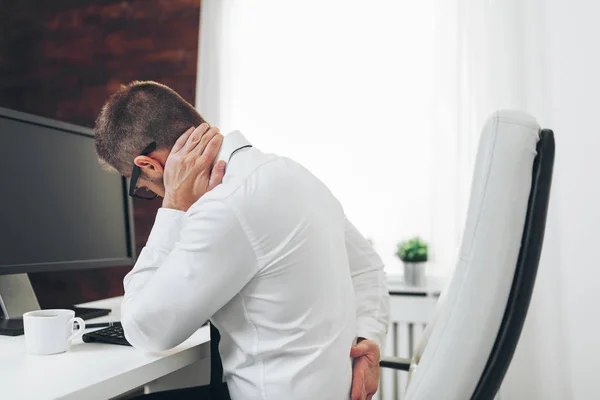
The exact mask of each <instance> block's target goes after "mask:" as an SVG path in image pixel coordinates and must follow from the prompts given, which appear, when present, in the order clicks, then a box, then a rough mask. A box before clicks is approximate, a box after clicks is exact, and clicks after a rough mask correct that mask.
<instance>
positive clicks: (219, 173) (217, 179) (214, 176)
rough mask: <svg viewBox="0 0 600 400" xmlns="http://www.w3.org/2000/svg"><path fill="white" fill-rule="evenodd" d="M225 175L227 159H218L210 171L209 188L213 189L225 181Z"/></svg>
mask: <svg viewBox="0 0 600 400" xmlns="http://www.w3.org/2000/svg"><path fill="white" fill-rule="evenodd" d="M223 176H225V161H218V162H217V163H216V164H215V166H214V167H213V169H212V172H211V173H210V180H209V182H208V190H209V191H210V190H213V189H214V188H215V187H216V186H217V185H220V184H221V182H223Z"/></svg>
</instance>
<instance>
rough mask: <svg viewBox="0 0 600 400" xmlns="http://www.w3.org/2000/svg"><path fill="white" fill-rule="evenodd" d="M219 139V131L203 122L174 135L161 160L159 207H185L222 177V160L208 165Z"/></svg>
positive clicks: (219, 141) (220, 136)
mask: <svg viewBox="0 0 600 400" xmlns="http://www.w3.org/2000/svg"><path fill="white" fill-rule="evenodd" d="M222 143H223V135H221V133H220V132H219V130H218V129H217V128H211V127H210V126H209V125H208V124H207V123H204V124H202V125H200V126H199V127H197V128H196V129H194V128H193V127H192V128H190V129H188V130H187V131H186V132H185V133H184V134H183V135H181V137H180V138H179V139H177V142H175V145H174V146H173V149H172V150H171V153H170V154H169V157H168V158H167V161H166V163H165V172H164V184H165V199H164V200H163V207H165V208H173V209H175V210H181V211H187V210H188V209H189V208H190V207H191V206H192V204H194V203H195V202H196V201H197V200H198V199H199V198H200V197H202V196H203V195H204V194H205V193H206V192H208V191H210V190H212V189H214V187H215V186H217V185H218V184H220V183H221V182H222V181H223V175H225V161H220V162H218V163H216V164H215V165H214V167H213V166H212V165H213V163H214V161H215V159H216V158H217V155H218V154H219V149H220V148H221V144H222Z"/></svg>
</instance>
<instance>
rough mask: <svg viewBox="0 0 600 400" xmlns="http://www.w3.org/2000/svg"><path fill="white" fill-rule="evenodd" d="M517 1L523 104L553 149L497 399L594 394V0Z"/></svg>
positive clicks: (599, 294) (598, 284)
mask: <svg viewBox="0 0 600 400" xmlns="http://www.w3.org/2000/svg"><path fill="white" fill-rule="evenodd" d="M496 3H502V2H501V1H498V2H496ZM523 7H524V8H523V10H522V12H523V14H522V16H524V20H523V23H524V24H523V25H522V26H523V27H524V31H523V38H522V40H523V41H524V47H523V50H524V51H523V53H522V54H521V56H522V60H523V61H524V68H523V73H524V77H525V78H526V79H525V82H527V83H526V85H527V90H526V93H527V96H526V100H527V101H526V104H527V107H528V108H529V109H530V111H531V112H533V113H535V115H536V116H537V117H538V119H539V120H540V122H541V123H542V125H544V126H546V127H549V128H552V129H553V130H554V131H555V134H556V146H557V153H556V164H555V174H554V184H553V191H552V199H551V208H550V213H549V221H548V229H547V237H546V242H545V245H544V252H543V256H542V262H541V264H540V272H539V277H538V282H537V284H536V288H535V293H534V298H533V301H532V307H531V309H530V314H529V316H528V320H527V322H526V326H525V329H524V332H523V336H522V340H521V342H520V343H519V347H518V349H517V354H516V355H515V359H514V361H513V364H512V365H511V368H510V370H509V373H508V375H507V378H506V380H505V383H504V386H503V389H502V392H501V393H502V399H511V400H512V399H557V400H558V399H581V400H587V399H597V398H600V379H599V378H600V377H599V372H600V310H599V309H600V268H599V266H598V264H599V262H598V259H597V258H596V257H597V249H598V247H599V246H600V156H599V153H598V149H600V133H599V132H598V130H599V129H598V126H597V122H596V115H598V107H599V106H600V102H599V101H598V99H597V98H598V93H600V46H599V45H598V38H600V25H599V24H598V21H597V16H598V15H600V3H598V2H595V1H592V0H588V1H586V0H568V1H567V0H546V1H543V0H528V1H524V2H523Z"/></svg>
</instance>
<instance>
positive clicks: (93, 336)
mask: <svg viewBox="0 0 600 400" xmlns="http://www.w3.org/2000/svg"><path fill="white" fill-rule="evenodd" d="M83 341H84V342H86V343H93V342H99V343H111V344H120V345H122V346H131V345H130V344H129V342H128V341H127V339H125V333H124V332H123V327H122V326H121V324H120V323H117V324H115V325H113V326H109V327H108V328H103V329H99V330H97V331H94V332H90V333H86V334H85V335H83Z"/></svg>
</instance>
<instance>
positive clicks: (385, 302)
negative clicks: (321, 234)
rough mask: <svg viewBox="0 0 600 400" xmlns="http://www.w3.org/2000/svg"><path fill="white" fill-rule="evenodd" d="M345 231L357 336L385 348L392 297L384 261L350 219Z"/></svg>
mask: <svg viewBox="0 0 600 400" xmlns="http://www.w3.org/2000/svg"><path fill="white" fill-rule="evenodd" d="M345 231H346V252H347V253H348V261H349V262H350V273H351V275H352V284H353V286H354V293H355V298H356V318H357V329H358V331H357V336H358V337H363V338H366V339H370V340H373V341H375V342H376V343H377V344H378V345H379V348H380V349H382V348H383V344H384V343H385V338H386V335H387V330H388V324H389V318H390V316H389V314H390V299H389V297H390V295H389V292H388V288H387V278H386V275H385V272H384V270H383V262H382V261H381V258H380V257H379V255H377V253H376V252H375V250H374V249H373V247H372V246H371V244H370V243H369V242H368V241H367V239H365V237H364V236H362V235H361V233H360V232H359V231H358V230H357V229H356V228H355V227H354V225H352V223H351V222H350V221H348V219H346V229H345Z"/></svg>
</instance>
